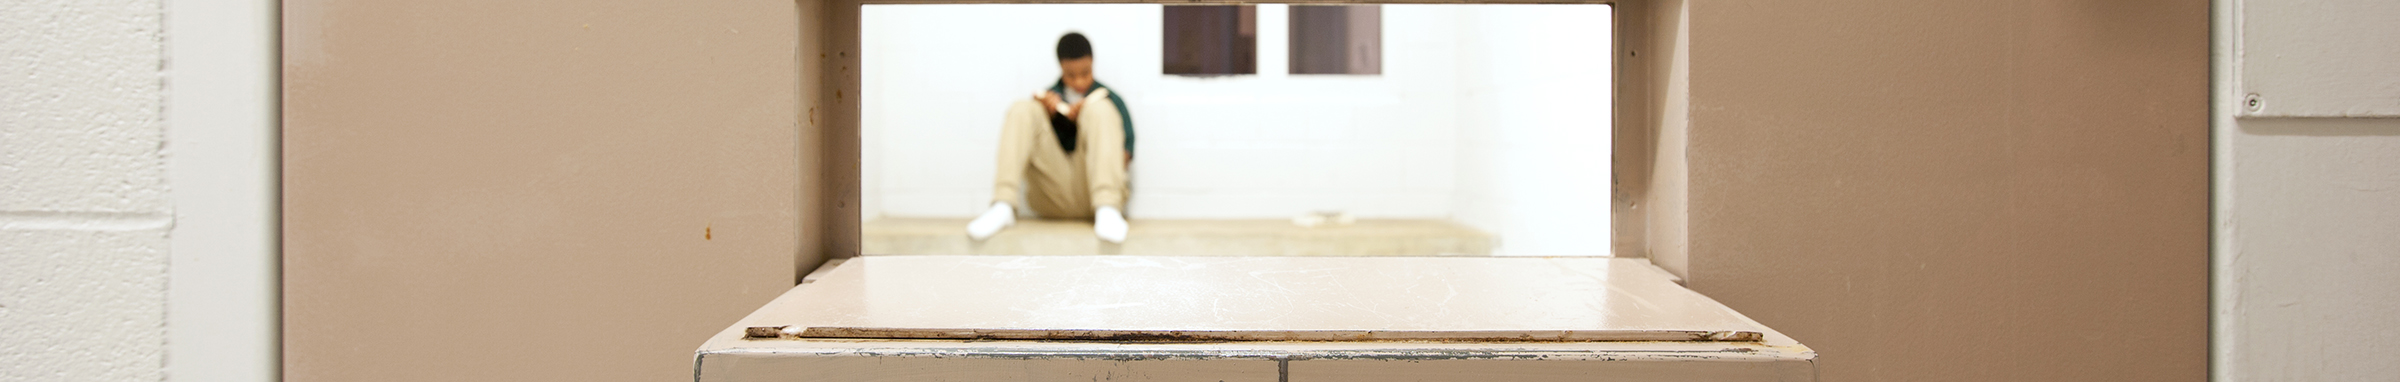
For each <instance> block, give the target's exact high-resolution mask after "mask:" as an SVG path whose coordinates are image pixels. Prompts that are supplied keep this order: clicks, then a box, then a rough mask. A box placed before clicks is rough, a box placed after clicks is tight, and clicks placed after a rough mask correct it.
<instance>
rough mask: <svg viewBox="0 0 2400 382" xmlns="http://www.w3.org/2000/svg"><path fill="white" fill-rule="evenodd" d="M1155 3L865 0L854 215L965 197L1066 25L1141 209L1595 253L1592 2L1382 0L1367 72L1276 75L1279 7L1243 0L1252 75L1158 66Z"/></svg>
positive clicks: (1600, 133) (911, 209)
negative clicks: (1254, 66) (1121, 103)
mask: <svg viewBox="0 0 2400 382" xmlns="http://www.w3.org/2000/svg"><path fill="white" fill-rule="evenodd" d="M1162 8H1163V6H1160V5H878V6H868V7H866V9H865V11H864V18H865V20H864V27H865V28H866V30H865V33H864V36H863V37H864V39H865V41H864V44H865V46H866V49H865V51H864V52H863V54H864V57H862V59H863V60H864V68H865V69H864V72H863V73H862V74H863V75H864V76H865V77H864V79H863V81H864V85H865V92H866V93H867V94H865V97H866V98H865V105H864V107H865V108H866V113H865V116H864V121H863V122H864V123H865V129H864V132H863V139H864V141H865V142H863V144H864V147H863V151H864V155H865V156H866V158H864V159H863V161H862V162H863V163H862V166H864V167H865V169H864V175H865V177H866V179H865V186H864V187H866V188H867V189H866V190H863V191H864V193H863V198H864V199H865V200H863V201H862V202H863V203H864V204H865V205H866V208H865V211H863V212H864V214H863V215H865V216H866V217H867V218H868V219H873V218H875V217H879V216H906V217H923V216H949V217H963V216H972V215H974V214H975V213H978V212H980V211H982V209H983V208H984V207H985V206H986V205H987V203H989V196H990V192H991V191H990V190H991V187H992V185H991V177H992V172H993V171H994V169H993V166H992V164H991V162H992V157H993V156H994V154H995V150H996V149H995V148H994V146H995V145H996V144H997V140H998V123H999V120H1000V116H1001V115H1002V113H1003V111H1005V110H1006V107H1007V106H1008V104H1009V102H1012V101H1015V100H1017V99H1021V98H1026V97H1029V93H1031V92H1032V91H1033V90H1035V89H1038V88H1041V87H1045V86H1047V85H1049V84H1050V83H1051V81H1055V80H1056V79H1057V76H1058V67H1057V61H1056V59H1055V57H1053V56H1052V49H1053V46H1054V44H1055V43H1056V41H1057V38H1058V36H1059V35H1061V34H1064V33H1066V32H1068V31H1078V32H1082V33H1084V34H1085V35H1086V36H1088V37H1090V38H1091V39H1092V41H1093V45H1094V48H1093V50H1094V60H1095V70H1096V71H1097V76H1098V78H1099V79H1100V81H1101V82H1102V83H1106V84H1108V85H1109V86H1110V87H1112V88H1115V89H1118V91H1119V92H1120V93H1122V94H1123V95H1124V96H1125V98H1126V101H1127V107H1128V108H1130V109H1131V110H1132V113H1133V116H1134V121H1135V128H1136V130H1137V132H1138V134H1139V136H1138V140H1137V148H1136V150H1137V159H1136V160H1135V161H1134V166H1133V168H1132V178H1133V180H1132V182H1133V199H1132V200H1131V202H1130V205H1129V206H1128V208H1127V209H1128V213H1129V214H1131V215H1133V216H1134V217H1136V218H1170V219H1192V218H1198V219H1218V218H1284V217H1290V216H1293V215H1295V214H1299V213H1304V212H1308V211H1316V210H1341V211H1347V212H1350V213H1352V214H1355V215H1358V216H1361V217H1382V218H1452V219H1457V220H1459V221H1462V222H1465V223H1468V224H1470V225H1474V226H1476V227H1478V228H1482V229H1485V230H1487V231H1493V232H1495V233H1499V234H1500V235H1501V236H1502V238H1503V240H1502V246H1501V248H1500V252H1502V253H1506V254H1529V255H1605V254H1607V249H1606V248H1607V246H1606V241H1607V235H1606V234H1605V233H1606V232H1609V231H1608V225H1607V224H1608V219H1607V214H1608V211H1609V209H1608V195H1609V190H1608V183H1607V179H1608V175H1609V174H1608V171H1607V168H1608V158H1609V154H1608V152H1609V151H1608V150H1609V148H1610V145H1609V136H1610V134H1609V115H1610V113H1609V110H1608V107H1607V105H1609V98H1608V93H1609V89H1610V85H1609V82H1608V81H1609V76H1608V73H1609V62H1608V61H1607V60H1608V51H1609V49H1610V45H1611V40H1610V36H1609V23H1608V21H1609V11H1608V8H1607V7H1605V6H1590V5H1586V6H1513V5H1512V6H1458V5H1385V6H1384V8H1383V18H1384V20H1383V25H1384V29H1383V33H1384V40H1383V43H1384V49H1383V51H1384V54H1385V56H1384V62H1383V65H1384V66H1383V70H1384V72H1383V74H1382V75H1379V76H1347V75H1289V74H1286V73H1287V70H1286V68H1285V66H1286V64H1285V63H1286V62H1287V61H1286V60H1287V59H1288V57H1287V55H1288V54H1287V53H1286V52H1287V49H1288V48H1287V44H1288V42H1287V41H1288V40H1287V37H1286V36H1288V34H1287V32H1286V30H1287V24H1286V22H1285V20H1286V17H1287V16H1286V15H1287V13H1286V12H1288V8H1287V7H1286V6H1283V5H1272V4H1270V5H1260V6H1259V10H1258V20H1259V22H1258V24H1257V25H1258V29H1259V31H1258V36H1259V37H1258V53H1259V55H1258V60H1259V61H1258V63H1259V68H1258V69H1259V70H1258V72H1259V74H1258V75H1248V76H1223V77H1185V76H1166V75H1161V74H1160V73H1159V67H1160V56H1161V50H1162V49H1163V48H1162V47H1161V43H1160V39H1161V36H1160V33H1161V31H1160V29H1161V22H1160V20H1161V17H1162V16H1161V12H1163V11H1162ZM1578 170H1590V171H1578ZM1595 233H1599V234H1595Z"/></svg>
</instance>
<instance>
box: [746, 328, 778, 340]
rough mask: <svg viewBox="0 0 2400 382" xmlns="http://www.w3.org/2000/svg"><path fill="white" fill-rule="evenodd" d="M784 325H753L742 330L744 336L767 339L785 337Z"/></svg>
mask: <svg viewBox="0 0 2400 382" xmlns="http://www.w3.org/2000/svg"><path fill="white" fill-rule="evenodd" d="M783 328H784V327H782V326H752V327H749V328H744V329H743V330H742V338H748V339H754V340H755V339H765V338H779V337H783Z"/></svg>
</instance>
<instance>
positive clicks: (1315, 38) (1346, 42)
mask: <svg viewBox="0 0 2400 382" xmlns="http://www.w3.org/2000/svg"><path fill="white" fill-rule="evenodd" d="M1291 37H1292V38H1291V71H1292V74H1382V73H1383V6H1382V5H1374V4H1370V5H1293V6H1292V7H1291Z"/></svg>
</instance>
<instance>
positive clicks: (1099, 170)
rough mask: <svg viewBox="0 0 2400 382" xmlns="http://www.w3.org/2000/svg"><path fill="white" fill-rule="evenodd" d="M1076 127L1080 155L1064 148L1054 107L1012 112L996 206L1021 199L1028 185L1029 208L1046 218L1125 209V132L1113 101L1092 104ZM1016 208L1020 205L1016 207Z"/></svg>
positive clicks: (1019, 106)
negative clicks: (1053, 124)
mask: <svg viewBox="0 0 2400 382" xmlns="http://www.w3.org/2000/svg"><path fill="white" fill-rule="evenodd" d="M1085 102H1087V103H1089V104H1088V105H1086V106H1084V108H1083V113H1082V114H1081V115H1077V116H1076V119H1075V122H1076V126H1078V128H1077V129H1076V135H1077V138H1076V139H1075V152H1074V153H1073V154H1069V153H1067V150H1066V148H1065V147H1063V146H1060V145H1059V144H1058V133H1057V132H1055V131H1052V130H1050V114H1049V111H1048V110H1049V108H1047V107H1043V106H1042V104H1041V102H1038V101H1034V100H1022V101H1017V103H1016V104H1015V105H1011V106H1009V107H1008V120H1006V121H1003V122H1002V123H1001V124H1000V160H999V163H1000V167H999V171H997V172H995V174H997V175H996V176H994V177H993V178H994V179H993V182H992V183H993V184H992V201H993V202H996V203H1011V202H1013V201H1015V200H1017V192H1018V190H1019V189H1018V188H1017V187H1018V185H1020V184H1026V185H1028V188H1025V189H1024V192H1025V204H1027V205H1025V206H1021V207H1026V208H1030V209H1032V210H1033V213H1034V214H1036V215H1041V216H1042V217H1046V218H1088V217H1091V216H1092V211H1095V210H1098V209H1099V208H1100V207H1101V206H1111V207H1117V209H1118V210H1123V209H1124V208H1125V197H1126V195H1125V194H1126V190H1125V164H1126V162H1127V158H1126V156H1125V130H1124V129H1125V127H1124V120H1123V119H1122V118H1123V117H1121V116H1119V115H1117V108H1116V106H1114V105H1111V104H1109V102H1108V100H1107V99H1105V98H1102V99H1089V100H1086V101H1085ZM1011 204H1014V203H1011Z"/></svg>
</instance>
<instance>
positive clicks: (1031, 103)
mask: <svg viewBox="0 0 2400 382" xmlns="http://www.w3.org/2000/svg"><path fill="white" fill-rule="evenodd" d="M1048 110H1049V109H1048V108H1044V107H1042V101H1036V100H1030V99H1025V100H1017V102H1014V103H1010V104H1009V105H1008V115H1020V114H1035V115H1041V114H1045V113H1047V112H1048Z"/></svg>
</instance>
